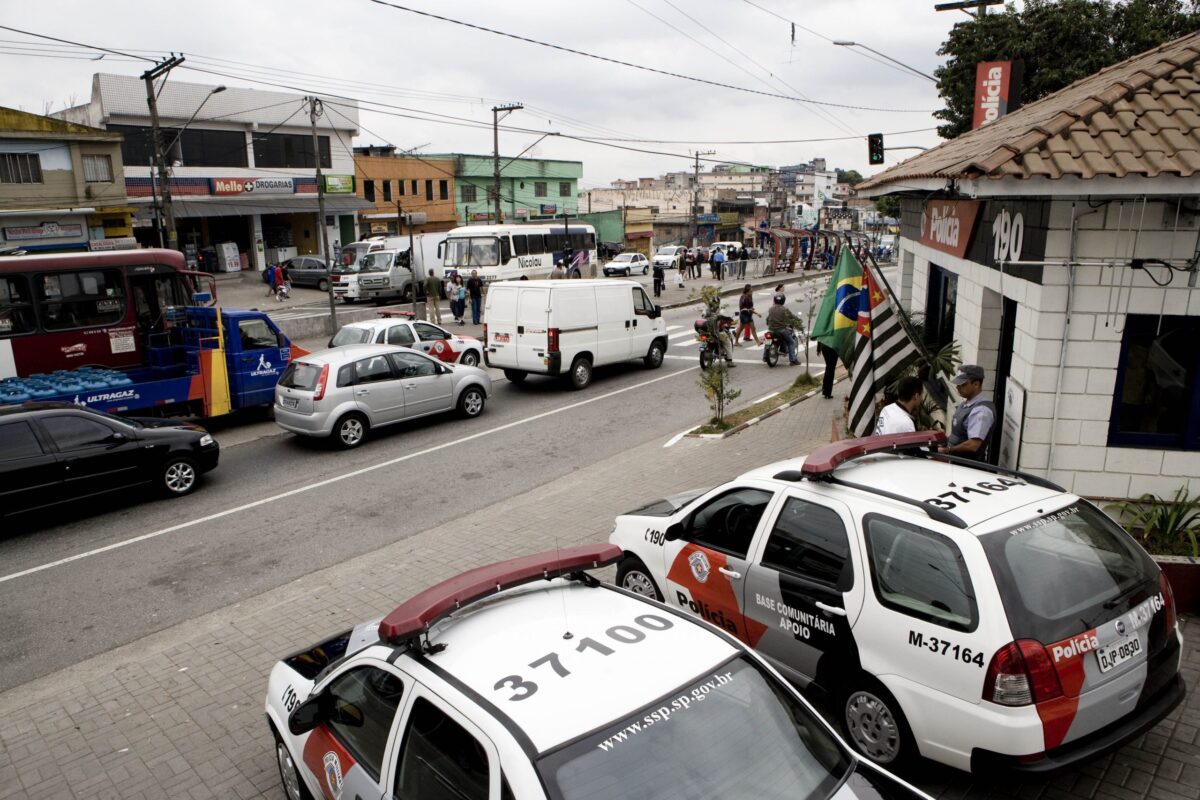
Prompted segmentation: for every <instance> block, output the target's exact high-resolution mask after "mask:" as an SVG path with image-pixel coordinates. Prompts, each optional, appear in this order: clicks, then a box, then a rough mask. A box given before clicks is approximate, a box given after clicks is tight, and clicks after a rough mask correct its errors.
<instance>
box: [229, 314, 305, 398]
mask: <svg viewBox="0 0 1200 800" xmlns="http://www.w3.org/2000/svg"><path fill="white" fill-rule="evenodd" d="M227 335H228V337H229V341H228V342H226V352H227V353H228V354H229V393H230V400H232V402H233V407H234V408H246V407H247V406H257V405H270V404H271V403H272V402H274V400H275V383H276V382H277V381H278V380H279V375H280V374H281V373H282V372H283V369H284V367H286V366H287V359H288V353H289V348H288V347H287V343H286V342H287V340H286V339H285V338H284V336H283V334H281V333H279V331H277V330H275V329H274V328H273V326H271V325H269V324H268V322H267V320H265V319H239V320H237V325H236V326H230V330H229V331H228V334H227Z"/></svg>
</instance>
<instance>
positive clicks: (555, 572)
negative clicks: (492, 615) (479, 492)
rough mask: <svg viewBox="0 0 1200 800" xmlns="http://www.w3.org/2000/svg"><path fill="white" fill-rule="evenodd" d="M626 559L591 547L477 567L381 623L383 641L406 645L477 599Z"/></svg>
mask: <svg viewBox="0 0 1200 800" xmlns="http://www.w3.org/2000/svg"><path fill="white" fill-rule="evenodd" d="M620 559H621V548H620V547H617V546H616V545H614V544H586V545H577V546H575V547H565V548H563V549H561V550H552V551H549V552H545V553H535V554H534V555H529V556H521V557H520V558H512V559H509V560H508V561H501V562H499V563H498V564H489V565H487V566H484V567H477V568H475V569H472V570H468V571H467V572H464V573H462V574H461V575H455V576H454V577H453V578H450V579H448V580H444V581H442V582H441V583H439V584H437V585H436V586H431V587H429V588H428V589H426V590H425V591H423V592H421V593H420V594H418V595H416V596H415V597H412V598H410V599H409V600H407V601H405V602H404V603H402V604H401V605H399V606H397V607H396V608H395V610H393V611H392V613H390V614H388V615H387V616H386V617H384V618H383V620H382V621H381V622H380V623H379V639H380V641H384V642H389V643H391V644H401V643H403V642H405V641H409V640H411V639H413V638H415V637H418V636H420V635H421V634H422V633H425V632H426V631H428V630H429V629H430V628H431V627H432V626H433V625H434V623H436V622H437V621H438V620H441V619H443V618H444V617H446V616H448V615H450V614H451V613H453V612H454V611H455V610H457V609H459V608H462V607H463V606H465V605H467V604H469V603H473V602H475V601H476V600H482V599H483V598H485V597H488V596H490V595H493V594H496V593H497V592H501V591H504V590H505V589H511V588H513V587H514V586H520V585H522V584H525V583H532V582H533V581H536V580H550V579H551V578H557V577H560V576H562V575H566V574H568V573H572V572H578V571H580V570H584V569H596V568H599V567H604V566H608V565H609V564H615V563H616V562H617V561H619V560H620Z"/></svg>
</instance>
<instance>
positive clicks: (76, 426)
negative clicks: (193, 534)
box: [0, 403, 220, 516]
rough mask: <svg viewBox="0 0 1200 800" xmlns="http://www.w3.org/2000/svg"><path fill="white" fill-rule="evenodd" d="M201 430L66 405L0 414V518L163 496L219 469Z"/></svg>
mask: <svg viewBox="0 0 1200 800" xmlns="http://www.w3.org/2000/svg"><path fill="white" fill-rule="evenodd" d="M219 449H220V448H219V447H218V445H217V442H216V440H215V439H213V437H212V436H211V435H210V434H209V433H208V432H207V431H205V430H204V429H203V428H201V427H199V426H198V425H192V424H189V423H186V422H175V421H172V420H163V419H153V418H144V419H143V418H128V419H127V418H124V417H114V416H113V415H111V414H105V413H104V412H102V411H93V410H92V409H89V408H82V407H79V406H74V405H71V404H69V403H25V404H23V405H13V406H3V407H0V516H6V515H9V514H15V513H18V512H22V511H32V510H34V509H37V508H42V507H44V506H49V505H53V504H55V503H62V502H67V501H71V500H79V499H81V498H85V497H93V496H95V495H99V494H103V493H106V492H111V491H115V490H118V489H125V488H128V487H133V486H140V485H145V484H150V485H152V486H154V487H155V488H156V489H157V490H158V491H159V492H160V493H161V494H163V495H165V496H167V497H182V496H183V495H185V494H189V493H190V492H191V491H192V490H193V489H195V488H196V481H197V479H198V478H199V476H200V474H201V473H204V472H208V471H209V470H211V469H213V468H214V467H216V466H217V455H218V452H219Z"/></svg>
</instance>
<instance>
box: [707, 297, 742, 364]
mask: <svg viewBox="0 0 1200 800" xmlns="http://www.w3.org/2000/svg"><path fill="white" fill-rule="evenodd" d="M704 319H705V320H707V322H708V326H707V327H708V331H707V332H708V335H709V336H710V337H711V338H712V339H714V340H715V341H716V342H717V344H718V345H719V346H720V348H721V357H722V358H724V359H725V365H726V366H727V367H729V368H733V367H736V366H737V364H735V363H733V355H732V353H731V352H730V349H729V331H730V329H731V328H732V327H733V317H728V316H725V315H724V314H722V313H721V298H720V296H716V295H714V296H713V297H711V298H709V300H708V301H707V303H706V305H705V308H704Z"/></svg>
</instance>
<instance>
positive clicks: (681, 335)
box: [667, 331, 696, 342]
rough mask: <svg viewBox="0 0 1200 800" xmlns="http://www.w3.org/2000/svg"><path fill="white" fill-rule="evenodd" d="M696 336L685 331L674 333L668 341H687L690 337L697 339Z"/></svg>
mask: <svg viewBox="0 0 1200 800" xmlns="http://www.w3.org/2000/svg"><path fill="white" fill-rule="evenodd" d="M695 336H696V334H694V333H692V332H691V331H683V332H682V333H673V334H671V335H670V336H668V337H667V341H670V342H673V341H675V340H676V339H687V338H688V337H692V338H695Z"/></svg>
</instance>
